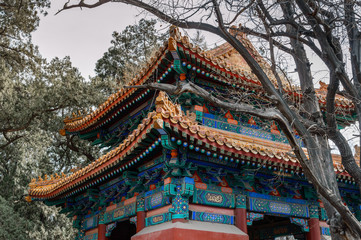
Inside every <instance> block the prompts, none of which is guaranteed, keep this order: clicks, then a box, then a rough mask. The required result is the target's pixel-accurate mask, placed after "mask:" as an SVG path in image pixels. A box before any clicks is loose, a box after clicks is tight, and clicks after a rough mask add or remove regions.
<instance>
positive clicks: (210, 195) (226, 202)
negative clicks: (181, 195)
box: [193, 189, 235, 208]
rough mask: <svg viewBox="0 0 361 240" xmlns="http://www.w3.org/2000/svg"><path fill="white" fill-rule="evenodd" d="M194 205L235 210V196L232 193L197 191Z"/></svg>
mask: <svg viewBox="0 0 361 240" xmlns="http://www.w3.org/2000/svg"><path fill="white" fill-rule="evenodd" d="M193 203H197V204H204V205H211V206H217V207H226V208H234V207H235V195H234V194H232V193H224V192H215V191H209V190H202V189H196V190H195V192H194V196H193Z"/></svg>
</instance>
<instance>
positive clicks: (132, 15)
mask: <svg viewBox="0 0 361 240" xmlns="http://www.w3.org/2000/svg"><path fill="white" fill-rule="evenodd" d="M64 2H65V0H64V1H63V0H57V1H52V3H51V4H52V6H51V9H49V10H48V15H47V16H46V17H42V18H41V21H40V26H39V28H38V29H37V30H36V31H35V32H34V33H33V43H34V44H36V45H38V46H39V50H40V53H41V54H42V56H43V57H45V58H47V59H48V60H50V59H52V58H54V57H59V58H63V57H65V56H70V58H71V60H72V63H73V65H74V66H75V67H78V68H79V70H80V72H81V73H82V75H83V76H84V77H86V78H87V77H88V76H89V75H91V76H94V68H95V63H96V61H97V60H98V59H99V58H101V57H102V56H103V53H104V52H106V51H107V49H108V48H109V47H110V40H111V38H112V37H111V35H112V33H113V31H121V30H123V29H124V28H125V27H126V26H127V25H130V24H134V23H136V21H137V20H139V19H140V18H141V17H137V18H136V15H137V14H138V13H139V11H138V10H137V9H136V8H134V7H130V6H127V5H125V4H120V3H108V4H105V5H103V6H100V7H98V8H94V9H83V10H80V9H79V8H75V9H70V10H67V11H63V12H61V13H60V14H58V15H56V16H55V15H54V14H55V13H56V12H57V10H58V9H61V7H62V6H63V4H64Z"/></svg>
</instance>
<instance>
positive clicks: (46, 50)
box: [33, 0, 357, 145]
mask: <svg viewBox="0 0 361 240" xmlns="http://www.w3.org/2000/svg"><path fill="white" fill-rule="evenodd" d="M65 1H66V0H56V1H55V0H53V1H52V6H51V8H50V9H49V10H48V15H47V16H46V17H42V18H41V21H40V26H39V27H38V29H37V30H36V31H35V32H34V33H33V43H34V44H36V45H38V46H39V50H40V53H41V54H42V56H43V57H45V58H47V59H48V60H49V61H50V60H51V59H52V58H54V57H59V58H63V57H65V56H70V58H71V61H72V63H73V66H75V67H77V68H78V69H79V70H80V72H81V73H82V75H83V76H84V77H85V78H86V79H87V78H88V76H94V75H95V73H94V68H95V63H96V61H97V60H98V59H99V58H101V57H102V56H103V53H104V52H106V51H107V49H108V48H109V47H110V40H111V39H112V36H111V35H112V33H113V31H122V30H123V29H125V27H126V26H128V25H131V24H135V23H136V22H137V21H139V20H140V19H141V18H142V17H144V14H141V13H140V10H138V9H136V8H135V7H131V6H128V5H125V4H122V3H107V4H104V5H103V6H100V7H97V8H94V9H83V10H80V9H79V8H74V9H70V10H67V11H63V12H61V13H60V14H58V15H56V16H55V13H56V12H57V11H58V10H59V9H61V8H62V6H63V4H64V3H65ZM147 17H148V18H149V17H152V16H150V15H149V14H148V16H147ZM153 18H155V17H153ZM164 27H165V25H163V28H164ZM190 34H191V35H193V34H194V32H193V33H192V32H191V33H190ZM202 34H204V35H205V36H206V41H207V43H208V47H213V46H214V43H217V44H218V45H219V44H221V43H222V40H221V39H220V38H219V37H216V36H214V35H209V34H206V33H204V32H203V33H202ZM311 58H312V57H311ZM313 62H314V63H315V64H314V65H313V66H312V67H313V69H314V71H315V72H317V71H319V70H321V69H323V67H321V66H320V64H319V62H318V61H317V60H314V61H313ZM318 74H319V76H318V77H316V76H315V77H316V82H317V78H320V79H322V80H323V77H324V76H323V73H322V72H319V73H318ZM351 132H354V130H351ZM346 135H351V134H350V133H346ZM348 138H349V139H350V138H352V136H348ZM356 141H357V139H353V140H351V142H352V143H351V145H354V142H356Z"/></svg>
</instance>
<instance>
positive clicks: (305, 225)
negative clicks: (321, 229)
mask: <svg viewBox="0 0 361 240" xmlns="http://www.w3.org/2000/svg"><path fill="white" fill-rule="evenodd" d="M290 220H291V223H294V224H296V225H298V226H300V227H301V228H302V231H303V232H309V231H310V228H309V226H308V222H307V220H306V219H303V218H295V217H290Z"/></svg>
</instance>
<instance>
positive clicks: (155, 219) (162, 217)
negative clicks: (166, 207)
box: [145, 213, 172, 227]
mask: <svg viewBox="0 0 361 240" xmlns="http://www.w3.org/2000/svg"><path fill="white" fill-rule="evenodd" d="M171 219H172V216H171V213H163V214H159V215H155V216H152V217H148V218H146V219H145V226H147V227H148V226H152V225H156V224H160V223H164V222H168V221H170V220H171Z"/></svg>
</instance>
